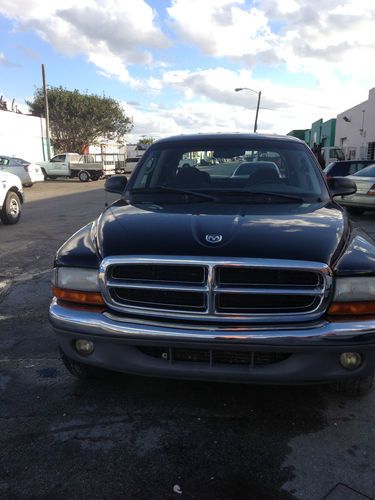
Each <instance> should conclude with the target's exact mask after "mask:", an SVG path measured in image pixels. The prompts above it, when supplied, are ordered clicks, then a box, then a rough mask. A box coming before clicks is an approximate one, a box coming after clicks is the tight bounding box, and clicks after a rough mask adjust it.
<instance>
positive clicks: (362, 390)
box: [333, 372, 374, 398]
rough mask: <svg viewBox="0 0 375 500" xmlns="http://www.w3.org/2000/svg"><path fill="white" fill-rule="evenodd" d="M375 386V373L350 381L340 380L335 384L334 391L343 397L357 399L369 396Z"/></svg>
mask: <svg viewBox="0 0 375 500" xmlns="http://www.w3.org/2000/svg"><path fill="white" fill-rule="evenodd" d="M373 385H374V372H372V373H370V375H365V376H363V377H357V378H353V379H349V380H340V382H336V383H335V384H333V390H334V391H335V392H337V393H338V394H340V395H342V396H346V397H349V398H357V397H360V396H364V395H365V394H367V393H368V392H369V391H370V390H371V388H372V387H373Z"/></svg>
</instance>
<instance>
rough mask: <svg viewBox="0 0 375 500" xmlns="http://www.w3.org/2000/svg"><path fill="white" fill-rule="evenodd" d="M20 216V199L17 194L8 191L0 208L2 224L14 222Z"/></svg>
mask: <svg viewBox="0 0 375 500" xmlns="http://www.w3.org/2000/svg"><path fill="white" fill-rule="evenodd" d="M20 217H21V200H20V199H19V197H18V195H17V194H16V193H14V192H12V191H10V192H9V193H8V194H7V195H6V197H5V201H4V205H3V208H2V210H1V220H2V221H3V223H4V224H16V222H18V221H19V220H20Z"/></svg>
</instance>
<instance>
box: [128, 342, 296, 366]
mask: <svg viewBox="0 0 375 500" xmlns="http://www.w3.org/2000/svg"><path fill="white" fill-rule="evenodd" d="M138 350H139V351H141V352H142V353H143V354H146V355H147V356H152V357H153V358H158V359H162V360H164V361H166V362H170V361H172V363H178V362H185V363H187V362H192V363H204V364H206V365H209V366H210V367H212V366H215V365H240V366H246V367H248V368H250V369H251V368H257V367H260V366H266V365H272V364H275V363H280V362H281V361H284V360H286V359H288V358H289V356H290V355H291V354H290V353H285V352H268V351H266V352H262V351H231V350H221V349H185V348H181V347H172V348H169V347H155V346H140V347H138Z"/></svg>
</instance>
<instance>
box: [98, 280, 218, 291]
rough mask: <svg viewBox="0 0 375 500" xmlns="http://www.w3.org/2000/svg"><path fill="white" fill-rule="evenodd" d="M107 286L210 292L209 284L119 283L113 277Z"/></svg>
mask: <svg viewBox="0 0 375 500" xmlns="http://www.w3.org/2000/svg"><path fill="white" fill-rule="evenodd" d="M106 283H107V286H110V287H111V288H133V289H142V290H166V291H168V290H170V291H173V292H208V291H209V288H208V286H207V285H205V286H201V287H199V286H197V285H196V284H194V285H191V286H189V285H179V284H176V285H165V284H164V283H158V284H157V285H156V284H153V283H150V282H149V283H144V284H143V283H140V282H138V283H129V282H125V281H120V280H119V283H118V282H117V281H114V280H113V279H111V280H107V282H106Z"/></svg>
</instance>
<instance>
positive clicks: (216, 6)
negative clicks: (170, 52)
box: [167, 0, 275, 57]
mask: <svg viewBox="0 0 375 500" xmlns="http://www.w3.org/2000/svg"><path fill="white" fill-rule="evenodd" d="M243 3H244V2H242V1H233V0H221V1H216V0H205V1H204V2H203V1H201V0H173V1H172V6H171V7H169V8H168V9H167V11H168V14H169V16H170V19H171V22H172V26H173V27H174V29H175V30H176V31H177V32H178V33H179V34H180V35H181V36H182V37H183V38H184V39H185V40H186V41H188V42H189V43H193V44H195V45H198V46H199V48H200V49H201V50H202V51H203V52H204V53H205V54H207V55H210V56H214V57H243V56H249V55H253V54H258V53H261V52H265V51H267V50H269V49H271V48H272V44H273V41H274V40H275V36H274V34H273V33H272V31H271V28H270V27H269V25H268V19H267V17H266V16H265V15H264V13H263V12H262V11H261V10H259V9H254V8H252V9H247V8H246V7H245V6H244V7H242V8H241V7H240V5H241V4H243ZM198 12H199V15H197V13H198Z"/></svg>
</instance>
